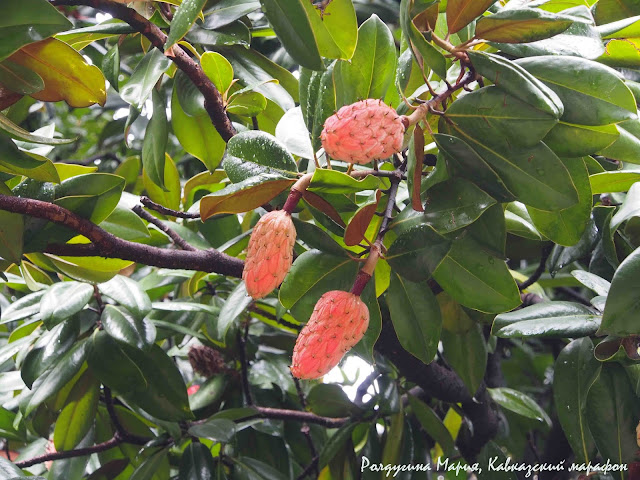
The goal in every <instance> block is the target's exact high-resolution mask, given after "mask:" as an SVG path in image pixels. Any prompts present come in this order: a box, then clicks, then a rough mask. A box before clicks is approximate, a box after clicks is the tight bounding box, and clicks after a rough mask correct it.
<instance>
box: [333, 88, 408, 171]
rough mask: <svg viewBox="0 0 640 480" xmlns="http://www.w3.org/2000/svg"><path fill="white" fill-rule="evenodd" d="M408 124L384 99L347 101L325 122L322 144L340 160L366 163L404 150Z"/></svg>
mask: <svg viewBox="0 0 640 480" xmlns="http://www.w3.org/2000/svg"><path fill="white" fill-rule="evenodd" d="M404 131H405V125H404V123H403V120H402V117H400V116H398V114H397V113H396V111H395V110H394V109H393V108H391V107H389V106H388V105H385V104H384V103H383V102H382V101H381V100H374V99H371V98H370V99H367V100H362V101H360V102H356V103H353V104H351V105H346V106H344V107H342V108H341V109H340V110H338V111H337V113H335V114H334V115H332V116H330V117H329V118H327V120H326V122H324V129H323V130H322V133H321V134H320V139H321V140H322V146H323V147H324V150H325V152H326V153H327V154H329V156H331V157H332V158H335V159H336V160H343V161H345V162H350V163H358V164H361V165H364V164H365V163H369V162H370V161H371V160H377V159H384V158H389V157H390V156H391V155H393V154H394V153H397V152H399V151H400V150H402V140H403V137H404Z"/></svg>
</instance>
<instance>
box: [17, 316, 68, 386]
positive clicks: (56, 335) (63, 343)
mask: <svg viewBox="0 0 640 480" xmlns="http://www.w3.org/2000/svg"><path fill="white" fill-rule="evenodd" d="M79 320H80V319H78V318H74V319H71V320H69V321H66V322H63V323H60V324H58V325H56V326H55V327H53V328H52V329H51V330H50V331H48V332H46V333H44V334H43V335H42V336H41V337H40V338H39V339H38V341H37V342H36V343H35V344H34V345H33V348H32V349H31V350H30V351H29V353H27V355H26V356H25V357H24V360H23V362H22V367H21V372H20V375H21V377H22V380H23V381H24V383H25V384H26V385H27V386H28V387H29V388H31V387H32V386H33V382H35V381H36V379H37V378H38V377H39V376H41V375H42V374H43V373H44V372H45V371H46V370H47V368H49V367H50V366H51V365H53V364H54V363H55V362H56V361H57V360H58V358H60V357H61V356H62V355H64V354H65V353H66V352H68V351H69V349H70V348H71V347H72V346H73V344H74V343H75V341H76V339H77V338H78V335H79V333H80V322H79Z"/></svg>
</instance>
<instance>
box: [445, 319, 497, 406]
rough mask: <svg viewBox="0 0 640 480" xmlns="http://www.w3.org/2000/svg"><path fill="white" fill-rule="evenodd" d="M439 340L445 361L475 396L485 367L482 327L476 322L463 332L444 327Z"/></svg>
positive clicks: (485, 356)
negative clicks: (451, 330)
mask: <svg viewBox="0 0 640 480" xmlns="http://www.w3.org/2000/svg"><path fill="white" fill-rule="evenodd" d="M441 340H442V348H443V352H444V356H445V358H446V360H447V363H448V364H449V365H450V366H451V368H453V370H454V371H455V372H456V373H457V374H458V376H459V377H460V378H461V379H462V381H463V382H464V384H465V386H466V387H467V390H468V391H469V394H470V395H471V396H472V397H473V396H475V395H476V393H477V392H478V389H479V388H480V385H481V384H482V380H483V379H484V372H485V370H486V368H487V344H486V343H485V341H484V335H483V333H482V327H481V326H480V325H477V324H476V325H474V326H473V327H471V328H470V329H469V330H467V331H466V332H464V333H452V332H450V331H449V330H446V329H445V330H443V331H442V334H441Z"/></svg>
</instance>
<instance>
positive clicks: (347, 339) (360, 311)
mask: <svg viewBox="0 0 640 480" xmlns="http://www.w3.org/2000/svg"><path fill="white" fill-rule="evenodd" d="M368 326H369V309H368V308H367V306H366V305H365V303H364V302H363V301H362V300H361V299H360V297H359V296H357V295H354V294H353V293H350V292H343V291H340V290H332V291H330V292H327V293H325V294H324V295H323V296H322V297H320V300H318V303H316V306H315V308H314V309H313V313H312V315H311V318H310V319H309V322H308V323H307V324H306V325H305V327H304V328H303V329H302V331H301V332H300V335H299V336H298V339H297V340H296V345H295V347H294V348H293V361H292V366H291V373H292V374H293V376H294V377H296V378H301V379H307V380H311V379H314V378H319V377H321V376H323V375H325V374H326V373H327V372H329V370H331V369H332V368H333V367H335V366H336V365H337V364H338V363H339V362H340V360H341V359H342V357H343V356H344V354H345V353H347V352H348V351H349V350H351V348H353V346H354V345H355V344H356V343H358V342H359V341H360V340H361V339H362V337H363V336H364V334H365V332H366V331H367V328H368Z"/></svg>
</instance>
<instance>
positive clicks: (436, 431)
mask: <svg viewBox="0 0 640 480" xmlns="http://www.w3.org/2000/svg"><path fill="white" fill-rule="evenodd" d="M407 397H408V398H409V405H411V409H412V410H413V414H414V415H415V416H416V418H417V419H418V421H419V422H420V425H422V428H424V430H425V431H426V432H427V433H428V434H429V436H430V437H431V438H433V439H434V440H435V441H436V442H438V445H440V448H442V451H443V453H444V454H445V456H449V455H451V454H453V452H454V448H455V445H454V443H453V438H452V437H451V433H450V432H449V430H447V427H446V426H445V425H444V423H442V420H441V419H440V417H438V415H437V414H436V412H434V411H433V409H432V408H431V407H429V405H427V404H426V403H424V402H423V401H421V400H419V399H418V398H417V397H414V396H413V395H408V396H407Z"/></svg>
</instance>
